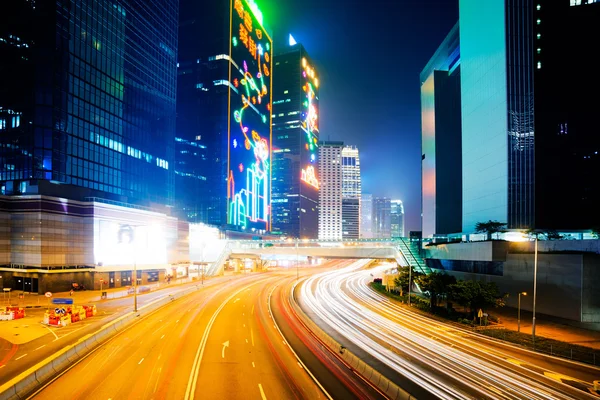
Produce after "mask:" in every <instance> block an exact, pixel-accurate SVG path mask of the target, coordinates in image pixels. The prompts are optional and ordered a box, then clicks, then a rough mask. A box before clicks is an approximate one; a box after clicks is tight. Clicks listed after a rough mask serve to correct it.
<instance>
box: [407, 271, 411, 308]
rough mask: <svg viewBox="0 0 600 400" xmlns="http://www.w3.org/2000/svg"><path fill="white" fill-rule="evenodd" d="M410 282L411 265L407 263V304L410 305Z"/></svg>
mask: <svg viewBox="0 0 600 400" xmlns="http://www.w3.org/2000/svg"><path fill="white" fill-rule="evenodd" d="M411 283H412V266H411V265H410V263H408V306H409V307H410V294H411V293H410V287H411V286H412V285H411Z"/></svg>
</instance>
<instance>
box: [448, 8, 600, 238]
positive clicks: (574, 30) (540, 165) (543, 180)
mask: <svg viewBox="0 0 600 400" xmlns="http://www.w3.org/2000/svg"><path fill="white" fill-rule="evenodd" d="M459 17H460V21H459V26H460V53H461V55H460V57H461V100H462V104H461V108H462V156H463V169H462V170H463V231H472V230H473V227H474V225H475V224H476V223H477V222H480V221H486V220H489V219H492V220H498V221H501V222H506V223H507V224H508V228H522V229H525V228H534V227H535V228H538V229H589V228H591V227H593V226H597V225H598V224H600V211H599V210H598V207H597V206H596V204H598V201H599V200H600V188H599V185H597V184H596V183H595V180H594V179H590V178H589V177H590V176H596V175H597V173H598V172H600V161H599V157H598V154H597V153H596V152H597V151H599V150H598V149H599V147H600V138H599V137H598V135H596V134H595V133H594V132H596V131H597V130H598V129H597V126H598V121H597V119H596V118H594V117H593V115H594V114H595V111H594V109H595V107H594V106H593V105H591V104H590V103H589V102H586V101H585V100H583V99H585V98H587V96H588V93H590V92H594V91H597V90H598V89H600V78H599V77H597V76H596V75H592V76H590V77H589V78H586V81H585V84H581V78H580V76H578V74H576V73H568V72H567V71H579V70H584V69H586V68H588V66H589V60H588V58H587V54H588V52H589V49H590V48H592V47H594V46H595V40H594V36H595V25H596V21H598V18H599V17H600V4H598V3H596V2H591V1H590V2H586V1H571V2H568V1H562V2H558V1H548V0H539V1H534V0H527V1H516V0H505V1H499V2H494V3H493V4H492V3H490V4H488V3H487V2H479V1H475V0H461V1H460V3H459ZM565 32H569V34H568V35H565ZM483 37H485V38H486V40H485V41H482V40H481V38H483ZM573 38H577V39H576V40H574V39H573ZM482 59H485V60H487V61H486V62H485V63H483V64H482V62H481V60H482ZM482 88H485V90H482ZM577 99H581V101H578V100H577ZM559 160H560V161H559ZM567 166H568V167H567ZM581 171H586V172H585V173H581ZM557 210H560V212H557Z"/></svg>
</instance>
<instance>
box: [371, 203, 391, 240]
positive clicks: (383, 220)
mask: <svg viewBox="0 0 600 400" xmlns="http://www.w3.org/2000/svg"><path fill="white" fill-rule="evenodd" d="M391 212H392V204H391V202H390V199H389V198H388V197H375V198H374V199H373V237H374V238H377V239H388V238H390V237H391V229H392V219H391Z"/></svg>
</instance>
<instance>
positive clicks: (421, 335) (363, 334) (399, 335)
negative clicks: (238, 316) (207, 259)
mask: <svg viewBox="0 0 600 400" xmlns="http://www.w3.org/2000/svg"><path fill="white" fill-rule="evenodd" d="M366 264H368V260H361V261H357V262H355V263H353V264H352V265H350V266H349V267H346V268H344V269H340V270H336V271H328V272H324V273H321V274H318V275H313V276H311V277H309V278H308V279H307V280H306V282H304V283H303V284H302V286H301V287H300V288H299V291H298V292H299V296H300V303H301V305H302V307H303V308H305V309H306V310H307V312H308V313H310V314H312V315H313V316H316V317H318V319H319V320H320V322H319V323H320V324H321V325H323V326H325V327H327V329H329V330H332V331H335V332H336V333H337V334H338V335H341V336H343V337H344V338H345V340H346V342H348V343H349V346H347V347H348V348H349V349H357V351H361V352H364V353H365V354H368V355H369V357H370V361H371V363H375V364H378V365H379V366H381V370H382V372H383V373H384V374H385V375H386V376H388V377H389V378H390V379H392V380H394V381H396V382H398V383H400V384H401V385H402V386H403V387H405V388H406V389H407V390H408V391H409V392H411V393H412V394H413V395H415V396H416V397H417V398H425V397H429V398H430V397H436V398H442V399H472V398H489V399H573V398H591V399H594V398H595V399H598V397H597V396H595V395H593V394H592V393H591V391H590V388H591V386H592V383H591V381H592V379H598V377H600V370H598V369H595V368H592V367H587V366H583V365H579V364H574V363H570V362H566V361H559V360H556V359H551V358H550V357H544V356H536V355H532V353H529V352H526V351H523V350H520V349H517V348H515V347H513V346H505V345H502V344H500V343H498V342H497V341H494V340H490V339H487V338H485V337H483V336H481V335H477V334H474V333H472V332H470V331H467V330H463V329H460V328H457V327H455V326H454V325H450V324H445V323H441V322H438V321H435V320H432V319H430V318H427V317H424V316H422V315H420V314H417V313H415V312H412V311H410V310H407V309H405V308H403V307H400V306H398V305H397V304H395V303H393V302H391V301H389V300H388V299H387V298H385V297H384V296H382V295H380V294H378V293H376V292H374V291H373V290H371V289H370V288H369V287H368V286H367V285H368V282H370V281H371V280H372V279H373V278H372V276H371V273H375V272H378V271H377V270H364V269H362V268H363V266H365V265H366ZM381 268H385V269H389V265H388V266H384V267H381ZM350 346H352V347H350ZM538 360H540V362H539V363H538V362H537V361H538ZM549 364H552V365H554V366H556V367H557V368H556V369H554V370H551V369H548V368H546V367H545V365H549ZM540 365H543V366H540ZM557 369H559V370H560V371H561V372H558V371H557ZM390 375H391V376H390Z"/></svg>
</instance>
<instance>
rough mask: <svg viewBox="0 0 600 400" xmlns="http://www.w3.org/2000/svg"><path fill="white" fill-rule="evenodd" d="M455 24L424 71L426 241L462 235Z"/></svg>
mask: <svg viewBox="0 0 600 400" xmlns="http://www.w3.org/2000/svg"><path fill="white" fill-rule="evenodd" d="M458 34H459V28H458V24H456V25H455V26H454V27H453V28H452V30H451V31H450V33H449V34H448V35H447V36H446V38H445V39H444V41H443V42H442V44H441V45H440V46H439V48H438V49H437V51H436V52H435V53H434V55H433V56H432V57H431V59H430V60H429V62H428V63H427V65H426V66H425V68H424V69H423V71H422V72H421V151H422V155H421V179H422V182H421V187H422V196H421V211H422V221H421V222H422V232H423V237H425V238H428V237H432V236H434V235H437V234H449V233H458V232H461V231H462V217H461V216H462V184H461V182H462V166H461V157H462V154H461V110H460V48H459V35H458Z"/></svg>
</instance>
